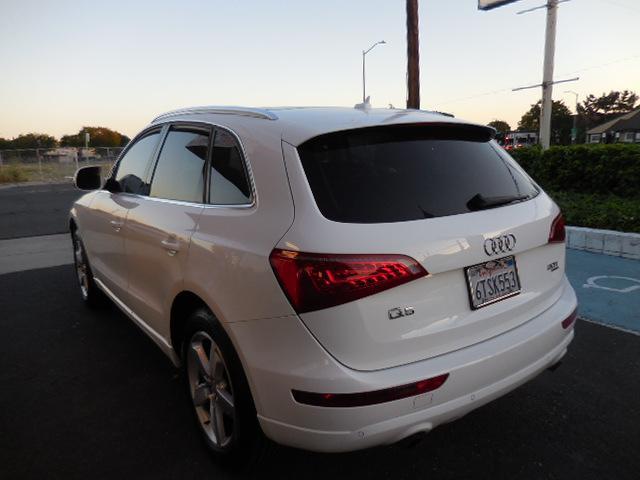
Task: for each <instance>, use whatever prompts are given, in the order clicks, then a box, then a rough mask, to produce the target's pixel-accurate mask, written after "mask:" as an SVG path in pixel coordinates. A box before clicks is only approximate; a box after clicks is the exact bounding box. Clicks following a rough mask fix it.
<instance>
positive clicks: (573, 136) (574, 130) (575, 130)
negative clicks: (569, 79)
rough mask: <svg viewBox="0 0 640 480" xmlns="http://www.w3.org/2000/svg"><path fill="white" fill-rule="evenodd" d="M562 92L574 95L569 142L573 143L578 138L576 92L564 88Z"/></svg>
mask: <svg viewBox="0 0 640 480" xmlns="http://www.w3.org/2000/svg"><path fill="white" fill-rule="evenodd" d="M564 93H573V94H574V95H575V96H576V114H575V116H574V117H573V128H572V129H571V143H572V144H573V143H576V140H577V139H578V92H574V91H573V90H565V92H564Z"/></svg>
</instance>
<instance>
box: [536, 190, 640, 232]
mask: <svg viewBox="0 0 640 480" xmlns="http://www.w3.org/2000/svg"><path fill="white" fill-rule="evenodd" d="M548 193H549V195H551V197H552V198H553V199H554V200H555V201H556V203H557V204H558V206H559V207H560V208H561V209H562V213H563V214H564V217H565V219H566V222H567V225H572V226H576V227H590V228H602V229H605V230H618V231H621V232H635V233H640V197H632V198H623V197H619V196H617V195H605V194H593V193H592V194H588V193H576V192H562V191H549V192H548Z"/></svg>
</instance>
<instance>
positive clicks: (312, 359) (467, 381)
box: [231, 279, 577, 452]
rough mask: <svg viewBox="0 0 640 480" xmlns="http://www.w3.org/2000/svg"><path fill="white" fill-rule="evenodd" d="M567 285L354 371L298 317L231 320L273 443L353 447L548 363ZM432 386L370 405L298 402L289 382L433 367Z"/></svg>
mask: <svg viewBox="0 0 640 480" xmlns="http://www.w3.org/2000/svg"><path fill="white" fill-rule="evenodd" d="M576 304H577V301H576V297H575V293H574V292H573V289H572V288H571V286H570V285H569V283H568V282H567V281H566V279H565V281H564V282H563V293H562V295H561V297H560V298H559V300H558V301H557V302H556V303H555V304H554V305H553V306H552V307H550V308H549V309H547V310H546V311H545V312H543V313H542V314H540V315H538V316H537V317H535V318H532V319H531V320H530V321H528V322H527V323H525V324H524V325H521V326H520V327H518V328H515V329H513V330H510V331H508V332H506V333H504V334H502V335H499V336H497V337H494V338H492V339H489V340H487V341H485V342H482V343H479V344H476V345H473V346H470V347H467V348H463V349H460V350H457V351H454V352H451V353H448V354H445V355H440V356H438V357H435V358H431V359H428V360H424V361H420V362H416V363H412V364H409V365H404V366H400V367H394V368H389V369H384V370H378V371H369V372H363V371H356V370H352V369H349V368H347V367H345V366H344V365H342V364H340V363H338V362H337V361H336V360H335V359H334V358H333V357H331V356H330V355H329V354H328V353H327V352H326V351H325V350H324V349H323V348H322V347H321V346H320V345H319V344H318V343H317V342H316V341H315V339H313V337H312V336H311V335H310V334H309V332H308V331H307V330H306V329H305V328H304V326H302V323H301V322H300V321H299V320H298V319H297V317H295V316H292V317H281V318H278V319H267V320H260V321H256V322H240V323H242V325H239V324H234V325H232V326H231V328H232V335H233V336H234V340H235V341H236V342H238V343H239V346H240V351H242V352H243V355H242V360H243V363H244V366H245V369H246V371H247V373H248V377H249V381H250V384H251V388H252V391H253V394H254V399H255V400H256V407H257V410H258V418H259V420H260V424H261V426H262V429H263V430H264V432H265V434H266V435H267V436H268V437H270V438H271V439H273V440H274V441H276V442H278V443H282V444H285V445H289V446H294V447H298V448H303V449H307V450H313V451H322V452H341V451H350V450H358V449H363V448H368V447H372V446H375V445H380V444H388V443H394V442H396V441H399V440H401V439H403V438H405V437H408V436H410V435H413V434H414V433H417V432H422V431H429V430H432V429H433V428H434V427H436V426H437V425H440V424H442V423H446V422H448V421H451V420H453V419H455V418H458V417H461V416H463V415H465V414H466V413H468V412H470V411H471V410H473V409H475V408H478V407H480V406H481V405H484V404H486V403H487V402H489V401H491V400H493V399H495V398H497V397H500V396H501V395H504V394H505V393H507V392H509V391H511V390H513V389H514V388H516V387H518V386H519V385H521V384H523V383H525V382H526V381H528V380H530V379H531V378H533V377H535V376H536V375H537V374H538V373H540V372H541V371H543V370H544V369H546V368H547V367H549V366H551V365H553V364H555V363H557V362H558V361H559V360H560V359H561V358H562V357H563V356H564V354H565V353H566V350H567V346H568V345H569V343H570V342H571V340H572V339H573V326H571V327H570V328H568V329H566V330H565V329H564V328H562V326H561V322H562V320H563V319H564V318H566V317H567V316H568V315H569V314H570V313H571V312H572V311H573V310H574V309H575V308H576ZM447 372H448V373H449V374H450V376H449V378H448V380H447V381H446V382H445V384H444V385H443V386H442V387H440V388H439V389H437V390H435V391H433V392H429V393H426V394H423V395H420V396H417V397H410V398H405V399H401V400H396V401H392V402H387V403H383V404H378V405H372V406H364V407H354V408H323V407H314V406H308V405H302V404H299V403H297V402H296V401H295V400H294V399H293V397H292V395H291V389H299V390H305V391H315V392H345V393H347V392H362V391H372V390H378V389H383V388H388V387H392V386H395V385H402V384H406V383H411V382H414V381H418V380H421V379H426V378H430V377H433V376H437V375H440V374H442V373H447Z"/></svg>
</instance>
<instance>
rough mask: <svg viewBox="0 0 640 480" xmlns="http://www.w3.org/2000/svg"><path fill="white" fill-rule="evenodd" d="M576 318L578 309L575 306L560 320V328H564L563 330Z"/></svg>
mask: <svg viewBox="0 0 640 480" xmlns="http://www.w3.org/2000/svg"><path fill="white" fill-rule="evenodd" d="M576 318H578V309H577V308H576V309H575V310H574V311H573V312H571V315H569V316H568V317H567V318H565V319H564V320H563V321H562V328H564V329H565V330H566V329H567V328H569V327H570V326H571V325H573V323H574V322H575V321H576Z"/></svg>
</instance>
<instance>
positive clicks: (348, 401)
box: [291, 373, 449, 407]
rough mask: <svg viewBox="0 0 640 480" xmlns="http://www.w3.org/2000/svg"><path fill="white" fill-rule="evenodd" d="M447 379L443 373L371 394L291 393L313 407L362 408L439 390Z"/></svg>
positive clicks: (293, 391) (447, 375)
mask: <svg viewBox="0 0 640 480" xmlns="http://www.w3.org/2000/svg"><path fill="white" fill-rule="evenodd" d="M447 378H449V374H448V373H445V374H443V375H439V376H437V377H433V378H428V379H426V380H420V381H419V382H415V383H409V384H407V385H400V386H398V387H392V388H385V389H383V390H374V391H372V392H360V393H312V392H302V391H300V390H292V391H291V393H292V394H293V398H294V399H295V400H296V402H298V403H303V404H305V405H313V406H315V407H363V406H365V405H376V404H378V403H385V402H392V401H394V400H400V399H401V398H407V397H415V396H416V395H420V394H422V393H427V392H431V391H433V390H436V389H437V388H440V387H441V386H442V384H443V383H444V382H445V381H446V380H447Z"/></svg>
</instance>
